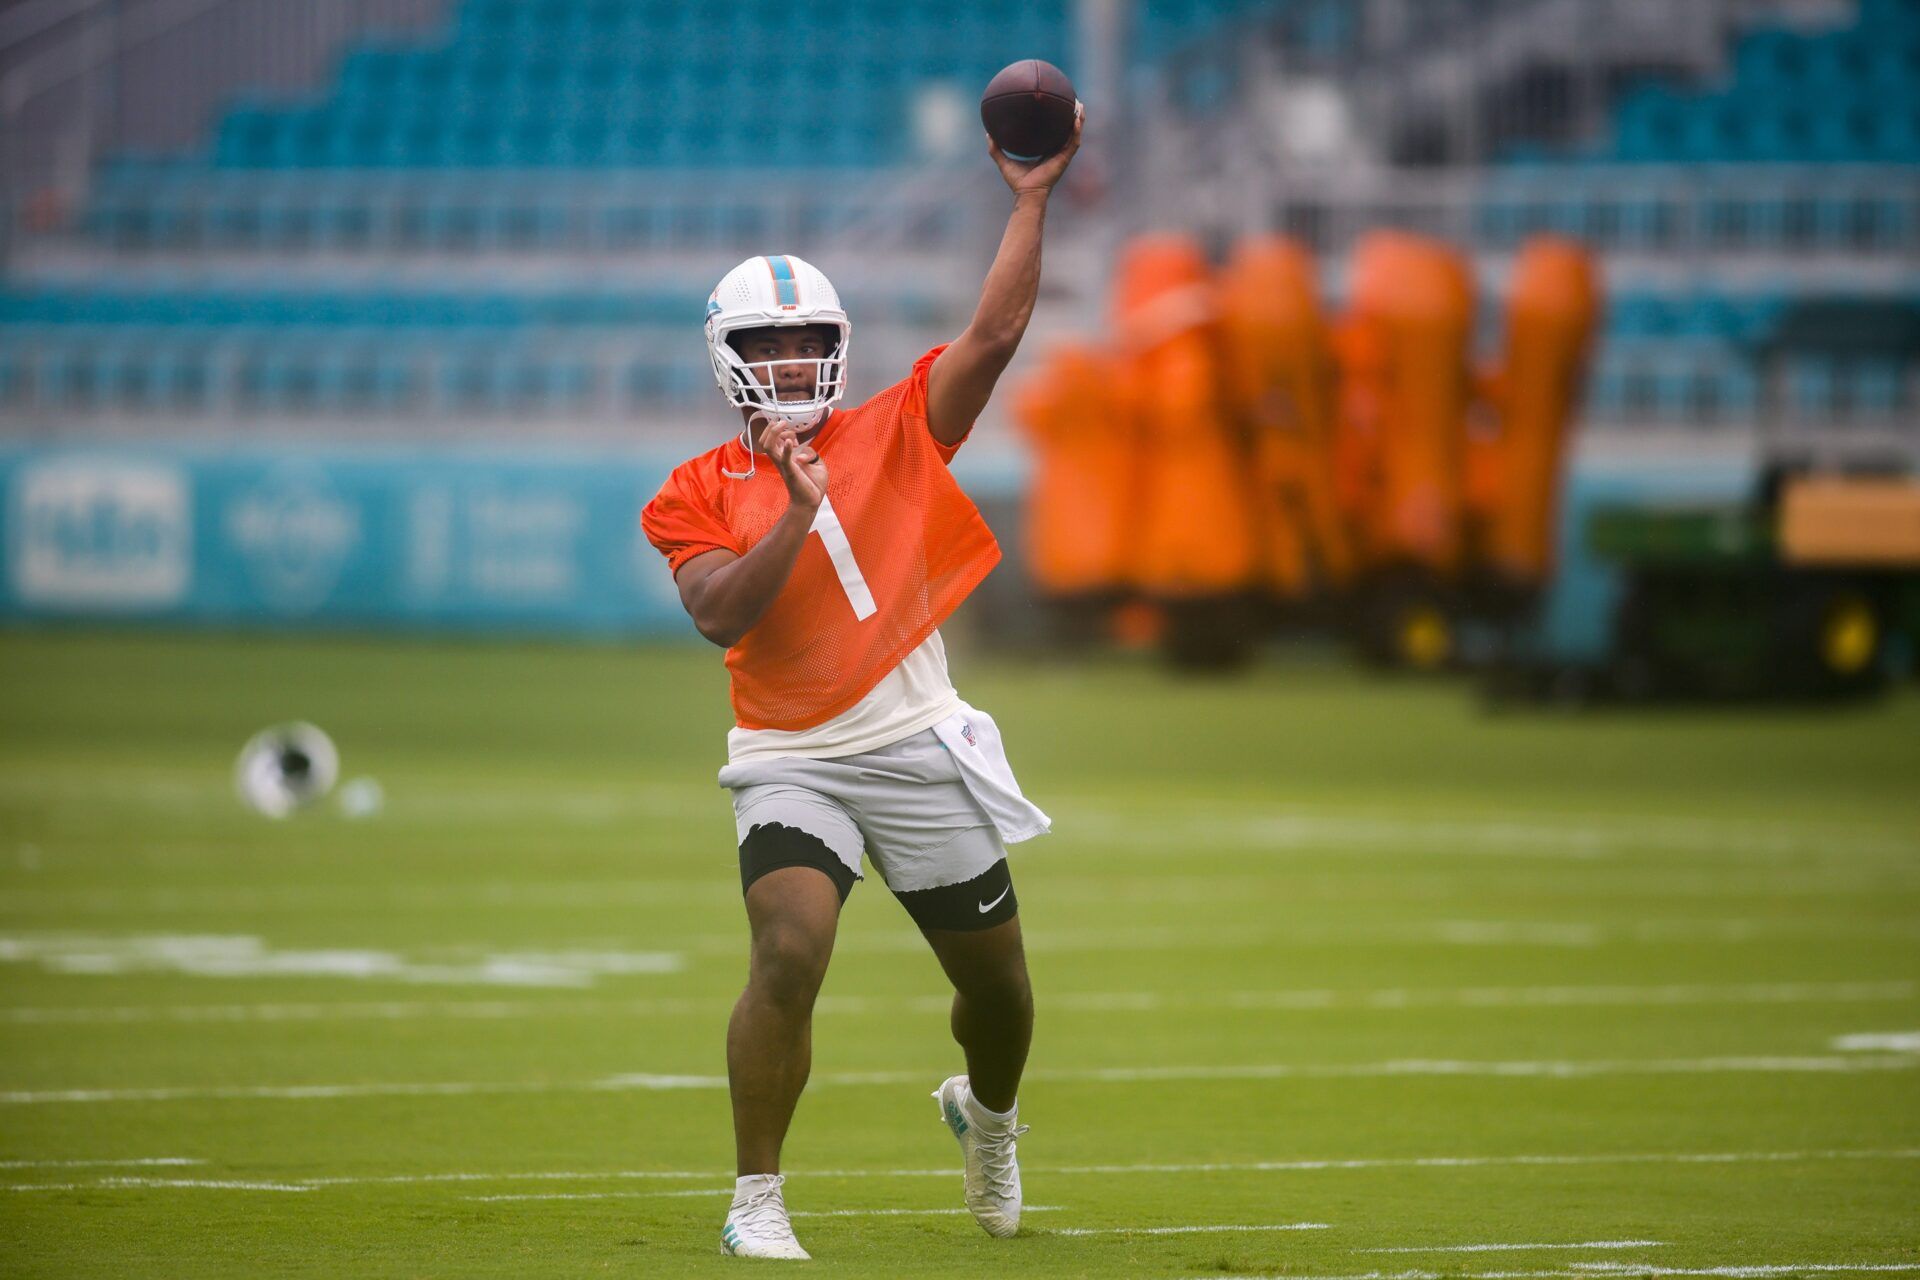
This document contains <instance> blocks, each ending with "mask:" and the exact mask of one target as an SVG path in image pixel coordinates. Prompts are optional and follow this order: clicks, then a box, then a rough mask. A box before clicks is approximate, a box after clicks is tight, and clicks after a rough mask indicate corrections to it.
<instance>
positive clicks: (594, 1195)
mask: <svg viewBox="0 0 1920 1280" xmlns="http://www.w3.org/2000/svg"><path fill="white" fill-rule="evenodd" d="M1828 1160H1920V1148H1895V1149H1890V1150H1856V1151H1675V1152H1661V1151H1645V1152H1623V1153H1620V1154H1617V1155H1514V1156H1385V1157H1371V1158H1369V1157H1362V1158H1354V1159H1323V1160H1245V1161H1208V1162H1199V1163H1187V1164H1171V1163H1162V1164H1082V1165H1033V1166H1030V1167H1029V1168H1028V1169H1027V1172H1028V1173H1029V1174H1035V1173H1041V1174H1050V1175H1055V1176H1062V1177H1066V1176H1079V1175H1091V1176H1106V1175H1112V1174H1147V1175H1154V1174H1180V1173H1321V1172H1340V1171H1345V1170H1364V1169H1484V1168H1502V1167H1521V1168H1526V1167H1536V1166H1544V1167H1565V1166H1580V1165H1622V1164H1625V1165H1635V1164H1673V1165H1690V1164H1700V1165H1720V1164H1794V1163H1802V1162H1817V1161H1828ZM953 1173H954V1171H953V1169H952V1168H951V1167H946V1168H938V1169H802V1170H798V1171H796V1172H795V1173H794V1175H793V1176H795V1177H798V1178H822V1179H825V1178H951V1177H952V1176H953ZM731 1176H732V1175H731V1174H730V1173H727V1172H725V1171H722V1170H719V1169H541V1170H505V1171H490V1172H480V1171H461V1172H450V1173H390V1174H359V1175H352V1174H348V1175H337V1176H332V1177H316V1178H287V1179H282V1180H281V1182H280V1183H279V1184H278V1185H287V1186H297V1187H300V1188H301V1189H303V1190H312V1189H319V1188H323V1187H354V1186H391V1185H416V1184H433V1183H463V1182H620V1181H651V1180H655V1179H659V1180H665V1181H705V1180H719V1179H725V1178H729V1177H731ZM0 1185H3V1184H0ZM116 1185H128V1183H127V1182H126V1180H120V1179H108V1180H105V1181H103V1182H98V1183H58V1184H38V1185H23V1186H16V1187H13V1188H11V1189H13V1190H21V1191H44V1190H69V1189H75V1188H94V1187H100V1186H116ZM175 1185H203V1184H186V1183H180V1184H175ZM204 1185H214V1184H204ZM730 1191H731V1188H728V1187H716V1188H712V1189H707V1188H692V1189H688V1190H680V1191H661V1192H627V1191H605V1192H579V1193H574V1192H563V1193H553V1194H550V1195H548V1194H533V1193H530V1194H526V1195H489V1196H474V1197H470V1198H471V1199H476V1200H515V1199H608V1198H613V1197H617V1196H624V1195H659V1196H711V1195H726V1194H730Z"/></svg>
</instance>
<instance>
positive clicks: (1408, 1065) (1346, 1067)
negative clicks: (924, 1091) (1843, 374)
mask: <svg viewBox="0 0 1920 1280" xmlns="http://www.w3.org/2000/svg"><path fill="white" fill-rule="evenodd" d="M1917 1067H1920V1054H1885V1055H1877V1056H1866V1055H1861V1056H1857V1057H1847V1056H1838V1057H1779V1056H1774V1057H1769V1056H1755V1057H1721V1058H1616V1059H1594V1060H1588V1061H1539V1062H1531V1061H1522V1062H1473V1061H1458V1060H1453V1059H1445V1058H1441V1059H1431V1058H1411V1059H1401V1060H1396V1061H1392V1062H1349V1063H1285V1062H1274V1063H1248V1064H1244V1065H1239V1066H1208V1065H1205V1064H1194V1065H1188V1066H1166V1067H1100V1068H1094V1069H1092V1070H1086V1069H1074V1070H1039V1071H1030V1072H1028V1073H1027V1076H1028V1078H1029V1079H1033V1080H1061V1081H1085V1082H1091V1083H1100V1084H1129V1083H1139V1082H1142V1081H1155V1080H1289V1079H1305V1080H1353V1079H1375V1078H1382V1077H1393V1076H1463V1077H1481V1076H1497V1077H1506V1078H1514V1077H1533V1078H1539V1079H1559V1080H1571V1079H1585V1078H1588V1077H1592V1076H1608V1075H1717V1074H1726V1073H1742V1074H1744V1073H1750V1072H1753V1073H1762V1074H1801V1073H1814V1074H1850V1073H1854V1072H1862V1071H1912V1070H1914V1069H1915V1068H1917ZM927 1078H928V1073H927V1072H926V1071H839V1072H824V1073H816V1074H815V1075H814V1076H813V1077H812V1079H811V1081H810V1083H812V1084H814V1085H888V1084H914V1083H917V1082H919V1081H922V1080H925V1079H927ZM726 1087H727V1078H726V1077H725V1076H719V1075H666V1074H655V1073H650V1072H632V1073H626V1074H621V1075H614V1076H607V1077H604V1078H602V1079H600V1080H590V1081H574V1082H563V1083H559V1084H550V1083H543V1082H538V1081H505V1080H502V1081H468V1080H447V1081H422V1082H413V1081H406V1082H399V1081H396V1082H387V1083H377V1084H299V1085H214V1086H192V1085H180V1086H168V1087H158V1088H145V1089H13V1090H7V1091H5V1092H0V1103H3V1104H7V1105H11V1106H35V1105H39V1104H43V1103H52V1102H178V1101H183V1100H187V1099H278V1100H307V1099H319V1098H384V1097H464V1096H470V1095H479V1094H496V1093H572V1092H581V1091H589V1090H605V1091H609V1092H620V1093H623V1092H628V1091H658V1090H676V1089H724V1088H726Z"/></svg>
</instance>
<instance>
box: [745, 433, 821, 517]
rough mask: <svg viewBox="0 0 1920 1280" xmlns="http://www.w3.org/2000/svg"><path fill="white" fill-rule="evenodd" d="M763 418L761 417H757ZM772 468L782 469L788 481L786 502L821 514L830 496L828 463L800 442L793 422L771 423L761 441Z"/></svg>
mask: <svg viewBox="0 0 1920 1280" xmlns="http://www.w3.org/2000/svg"><path fill="white" fill-rule="evenodd" d="M755 416H760V415H755ZM762 444H763V446H764V448H765V449H766V452H767V454H768V456H769V457H771V458H772V459H773V465H774V466H776V467H778V468H780V477H781V479H783V480H785V481H786V482H787V500H788V501H789V502H792V503H793V504H794V505H795V506H799V507H804V508H806V509H807V510H809V511H818V510H819V509H820V503H821V500H822V499H824V498H825V497H826V496H827V464H826V462H825V461H823V460H822V459H821V457H820V455H819V454H818V453H817V452H815V451H814V449H813V447H812V446H811V445H804V444H801V443H800V435H799V432H797V431H795V430H794V426H793V424H792V423H791V422H788V421H785V420H784V419H782V420H777V421H771V422H770V423H769V425H768V426H767V427H766V436H765V438H764V440H763V441H762Z"/></svg>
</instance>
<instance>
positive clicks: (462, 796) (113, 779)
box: [0, 771, 1920, 858]
mask: <svg viewBox="0 0 1920 1280" xmlns="http://www.w3.org/2000/svg"><path fill="white" fill-rule="evenodd" d="M707 790H711V787H709V788H707ZM14 798H23V799H26V800H30V801H35V802H47V801H56V802H85V803H89V804H96V805H97V804H100V803H102V802H108V803H114V802H117V803H135V804H148V805H153V806H156V807H163V808H169V809H179V810H205V809H222V810H225V809H229V808H231V806H232V798H231V796H230V795H229V794H228V792H227V790H226V789H225V788H224V787H221V786H210V785H208V784H206V783H205V782H202V781H199V780H197V779H194V778H192V777H188V776H184V775H180V776H168V775H165V774H159V775H155V774H148V775H146V776H139V775H134V776H127V775H126V774H122V775H119V776H114V775H108V776H102V777H97V778H92V779H88V780H86V781H79V780H76V779H74V778H73V777H71V776H70V775H68V774H65V773H60V772H54V771H41V772H22V771H14V772H12V773H10V774H9V775H8V776H7V777H6V778H0V799H14ZM1232 803H1233V802H1232V801H1230V800H1228V801H1223V800H1221V799H1220V798H1217V797H1209V798H1206V799H1204V800H1188V799H1186V798H1184V797H1172V798H1170V799H1168V800H1166V801H1163V802H1162V803H1161V804H1160V805H1159V806H1158V807H1157V808H1156V811H1155V812H1154V813H1153V814H1152V815H1144V814H1138V813H1127V812H1115V806H1114V797H1113V796H1112V795H1110V794H1093V793H1085V792H1067V793H1064V794H1062V795H1060V796H1058V797H1057V798H1056V804H1057V805H1058V807H1059V809H1060V810H1062V811H1064V812H1065V814H1066V815H1067V819H1068V820H1067V821H1063V822H1062V823H1061V824H1060V826H1061V828H1062V831H1063V833H1064V834H1065V835H1067V836H1068V837H1069V838H1071V839H1073V840H1075V841H1077V842H1080V843H1099V844H1102V845H1116V844H1118V845H1134V844H1138V845H1143V846H1150V847H1152V848H1156V849H1157V848H1160V847H1162V846H1164V844H1165V842H1166V841H1167V839H1169V838H1170V837H1172V836H1178V837H1179V838H1181V839H1184V840H1191V839H1193V838H1194V837H1195V834H1196V832H1198V833H1201V834H1203V835H1204V836H1205V838H1207V839H1210V840H1215V841H1219V842H1223V843H1239V844H1242V845H1248V846H1252V847H1254V848H1256V849H1291V848H1298V847H1302V846H1306V847H1314V846H1324V845H1328V844H1334V845H1340V844H1345V845H1352V846H1356V847H1362V848H1368V847H1377V846H1386V847H1388V848H1390V849H1396V850H1397V849H1401V848H1405V847H1406V846H1408V845H1410V844H1414V843H1416V842H1425V843H1426V844H1428V845H1429V846H1437V848H1438V849H1439V850H1444V851H1446V852H1454V853H1468V854H1476V855H1478V854H1485V853H1489V852H1492V853H1507V854H1520V855H1523V856H1535V857H1541V856H1558V857H1573V858H1593V857H1604V856H1607V855H1609V854H1612V853H1614V852H1617V851H1619V850H1620V849H1622V848H1625V849H1629V850H1631V849H1637V848H1641V847H1644V846H1647V845H1655V846H1657V847H1659V848H1662V849H1672V850H1678V851H1684V852H1693V853H1708V854H1736V855H1740V856H1742V857H1745V858H1751V857H1752V856H1753V855H1756V854H1760V855H1771V856H1775V857H1779V856H1791V855H1794V854H1799V853H1803V852H1806V851H1809V850H1811V851H1814V852H1819V853H1840V854H1843V855H1852V854H1863V855H1873V856H1886V857H1900V856H1905V855H1907V854H1911V853H1913V852H1914V851H1915V850H1916V849H1920V843H1916V842H1915V841H1914V840H1912V839H1911V838H1904V837H1902V836H1899V835H1895V834H1892V833H1889V832H1883V831H1878V830H1873V829H1867V830H1841V831H1834V830H1832V829H1831V828H1820V827H1816V826H1813V825H1808V826H1805V827H1793V826H1790V825H1786V824H1781V823H1761V822H1740V821H1734V822H1729V821H1724V820H1720V819H1714V818H1701V817H1695V816H1690V815H1685V814H1632V815H1629V814H1617V813H1577V812H1564V813H1563V812H1554V811H1539V810H1533V811H1529V810H1519V811H1505V812H1503V811H1498V810H1495V811H1482V812H1478V813H1472V814H1468V815H1464V816H1451V815H1450V816H1444V817H1421V816H1408V817H1383V816H1381V815H1380V814H1379V813H1377V812H1373V811H1368V810H1363V809H1359V808H1352V809H1339V808H1332V807H1322V808H1318V809H1315V808H1309V807H1307V806H1305V805H1296V804H1276V803H1275V802H1274V801H1272V800H1271V799H1266V798H1262V799H1259V800H1257V801H1255V802H1253V803H1250V804H1247V805H1246V806H1244V807H1243V808H1239V809H1238V811H1233V812H1228V813H1226V814H1225V815H1223V814H1222V808H1223V805H1231V804H1232ZM723 813H724V810H723V809H717V808H716V807H715V802H714V801H713V800H712V799H710V798H709V797H708V796H707V795H706V794H705V793H704V792H703V791H702V790H701V789H700V788H698V787H694V786H691V785H689V786H675V785H672V784H652V785H643V784H638V783H630V782H621V783H619V784H610V785H607V786H603V787H596V786H580V785H577V784H576V785H573V786H535V787H527V786H515V785H512V784H507V783H501V782H495V781H492V780H489V781H486V782H477V783H474V784H471V785H466V786H460V785H451V784H448V783H446V782H443V781H437V780H436V781H433V782H419V783H412V784H410V785H408V786H405V787H401V786H398V785H396V786H394V787H393V788H392V791H391V794H390V796H389V799H388V806H387V812H386V818H387V820H389V821H394V822H405V821H414V820H419V819H430V820H433V821H437V822H442V821H448V820H453V821H462V822H473V823H488V822H495V821H497V820H499V819H501V818H513V817H522V818H525V817H552V818H559V819H562V820H564V821H567V822H572V823H578V824H582V825H598V826H604V825H609V824H613V823H619V822H628V821H632V820H633V819H635V818H645V817H654V818H660V817H684V818H691V819H696V820H699V819H710V820H711V819H716V817H717V815H720V814H723ZM1423 851H1425V852H1433V851H1437V850H1436V849H1435V848H1431V847H1430V848H1428V849H1426V850H1423Z"/></svg>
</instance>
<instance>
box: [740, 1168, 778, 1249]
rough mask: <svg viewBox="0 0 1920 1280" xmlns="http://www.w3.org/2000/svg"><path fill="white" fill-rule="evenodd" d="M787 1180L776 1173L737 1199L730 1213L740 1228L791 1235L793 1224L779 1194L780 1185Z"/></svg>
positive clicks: (760, 1232)
mask: <svg viewBox="0 0 1920 1280" xmlns="http://www.w3.org/2000/svg"><path fill="white" fill-rule="evenodd" d="M786 1180H787V1175H786V1174H784V1173H776V1174H774V1175H773V1178H772V1179H771V1180H770V1181H769V1182H768V1183H767V1184H766V1185H765V1186H763V1187H761V1188H760V1189H759V1190H758V1191H756V1192H754V1193H753V1194H752V1195H750V1196H748V1197H747V1198H746V1199H745V1200H741V1201H737V1202H736V1203H735V1204H734V1206H733V1213H732V1214H731V1215H730V1216H731V1217H732V1219H733V1220H734V1222H736V1223H738V1224H739V1226H740V1229H741V1230H742V1231H746V1232H753V1233H755V1234H762V1233H766V1234H773V1235H789V1236H790V1235H792V1234H793V1224H792V1223H791V1222H789V1221H788V1220H787V1205H786V1201H785V1200H783V1199H782V1198H781V1196H780V1187H781V1185H782V1184H783V1183H785V1182H786Z"/></svg>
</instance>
